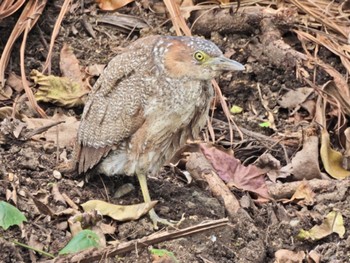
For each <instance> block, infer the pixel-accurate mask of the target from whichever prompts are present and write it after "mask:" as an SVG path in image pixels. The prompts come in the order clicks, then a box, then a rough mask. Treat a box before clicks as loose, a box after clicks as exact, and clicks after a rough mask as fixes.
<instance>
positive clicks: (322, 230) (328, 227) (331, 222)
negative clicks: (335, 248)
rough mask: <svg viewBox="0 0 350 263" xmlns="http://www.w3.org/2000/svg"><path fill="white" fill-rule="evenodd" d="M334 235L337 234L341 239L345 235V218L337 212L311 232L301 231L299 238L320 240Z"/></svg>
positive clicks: (331, 213)
mask: <svg viewBox="0 0 350 263" xmlns="http://www.w3.org/2000/svg"><path fill="white" fill-rule="evenodd" d="M332 233H337V234H338V235H339V237H340V238H343V236H344V234H345V227H344V221H343V216H342V214H341V213H340V212H337V211H332V212H330V213H329V214H328V215H327V216H326V219H325V220H324V221H323V223H322V224H321V225H319V226H314V227H313V228H311V229H310V230H309V231H307V230H303V229H302V230H300V232H299V234H298V236H297V237H298V238H300V239H311V240H320V239H322V238H324V237H326V236H328V235H330V234H332Z"/></svg>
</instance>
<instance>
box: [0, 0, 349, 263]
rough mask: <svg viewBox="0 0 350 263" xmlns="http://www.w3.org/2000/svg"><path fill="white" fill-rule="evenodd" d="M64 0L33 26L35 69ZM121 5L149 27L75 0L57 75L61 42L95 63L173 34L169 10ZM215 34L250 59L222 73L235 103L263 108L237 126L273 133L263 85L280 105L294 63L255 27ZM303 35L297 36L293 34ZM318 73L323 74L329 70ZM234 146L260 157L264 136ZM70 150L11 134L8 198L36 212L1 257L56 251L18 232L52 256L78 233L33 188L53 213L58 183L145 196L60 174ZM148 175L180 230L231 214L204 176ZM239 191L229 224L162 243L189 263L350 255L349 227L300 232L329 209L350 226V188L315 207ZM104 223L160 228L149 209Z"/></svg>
mask: <svg viewBox="0 0 350 263" xmlns="http://www.w3.org/2000/svg"><path fill="white" fill-rule="evenodd" d="M78 2H79V1H78ZM83 2H84V1H83ZM85 2H88V1H85ZM90 2H91V1H90ZM59 3H60V1H48V5H47V7H46V8H45V10H44V13H43V15H42V16H41V18H40V20H39V22H38V24H37V25H36V26H35V27H34V28H33V30H32V31H31V32H30V36H29V40H28V42H27V47H26V70H27V71H28V74H29V72H30V70H31V69H40V68H41V66H42V63H43V62H44V61H45V58H46V54H47V46H46V45H47V43H49V42H50V34H51V31H52V28H53V26H54V23H55V19H56V14H58V12H59V11H60V6H59ZM79 3H80V2H79ZM119 12H121V13H124V14H130V15H135V16H138V17H142V18H143V19H144V20H145V22H146V23H147V25H148V27H147V28H146V29H142V30H141V31H133V32H131V33H130V31H129V30H122V29H120V28H118V27H116V26H113V25H108V24H102V23H99V24H96V23H95V21H96V19H97V18H98V17H101V16H103V15H105V14H104V13H102V12H100V11H97V8H96V7H95V4H94V3H85V4H84V9H83V10H81V9H79V8H77V9H76V10H74V11H72V12H69V13H68V14H67V15H66V17H65V18H64V20H63V24H62V27H61V30H60V34H59V36H58V38H57V40H56V42H55V47H54V55H53V59H52V69H51V73H52V74H55V75H60V71H59V51H60V49H61V48H62V46H63V43H68V44H70V45H71V46H72V47H73V50H74V53H75V54H76V56H77V58H78V60H79V61H80V63H81V65H82V66H88V65H93V64H106V63H108V61H109V60H110V59H111V58H112V57H114V56H115V55H116V54H117V53H118V52H120V50H121V49H122V48H123V47H126V46H127V45H128V43H130V42H131V41H133V40H135V39H137V38H139V37H142V36H146V35H152V34H174V32H173V29H172V28H171V22H170V21H169V19H168V18H167V17H166V15H164V14H155V13H153V12H151V11H150V10H148V9H146V8H143V7H142V6H141V5H136V4H134V5H131V6H130V7H125V8H122V9H121V10H119ZM83 20H85V21H86V22H87V23H89V24H90V25H92V27H93V29H94V31H95V33H96V37H95V38H93V37H91V36H90V35H89V34H88V32H87V31H86V29H85V27H84V26H83V22H82V21H83ZM14 21H15V20H11V19H10V20H9V21H7V22H6V23H8V25H12V24H13V23H12V22H14ZM10 28H11V27H2V28H1V31H2V33H1V36H0V38H1V39H0V50H1V49H2V48H3V45H4V43H5V41H6V40H7V37H8V35H9V33H10V31H9V29H10ZM207 38H210V39H211V40H212V41H213V42H215V43H216V44H218V46H219V47H220V48H221V49H222V50H223V51H224V52H231V53H232V58H233V59H235V60H237V61H240V62H241V63H243V64H246V65H247V71H246V72H242V73H226V74H224V75H223V76H221V77H220V79H218V81H219V85H220V87H221V89H222V91H223V94H224V96H225V97H226V98H227V102H228V104H229V105H238V106H240V107H242V108H243V110H244V112H251V111H252V110H253V111H254V112H255V116H256V117H257V118H251V117H252V115H251V114H250V115H249V114H243V115H239V117H234V118H235V121H236V123H237V125H238V126H241V127H245V128H247V129H249V130H251V131H254V132H255V133H258V134H263V135H266V136H269V135H270V134H272V133H273V132H274V131H272V130H271V129H269V128H262V127H260V126H259V125H258V124H259V121H257V120H259V118H260V119H261V120H262V119H264V118H265V117H266V116H265V110H264V108H263V106H262V104H261V99H260V96H259V92H258V89H257V86H259V87H260V89H261V92H262V96H263V97H264V100H265V101H268V104H269V107H270V108H273V106H274V105H275V104H276V101H277V99H278V98H279V96H280V95H281V94H283V93H285V92H286V90H283V87H287V88H288V89H295V88H298V87H302V86H303V85H304V84H303V83H300V81H298V80H297V79H296V76H295V69H294V68H293V67H290V68H287V69H281V68H278V67H275V66H274V65H271V64H270V63H269V62H268V61H267V60H266V59H264V58H263V57H259V56H256V55H254V54H252V51H254V43H255V42H256V41H258V40H257V36H256V35H254V34H251V33H248V34H246V33H244V32H238V33H236V34H224V35H222V34H219V33H216V32H212V34H211V36H207ZM288 38H290V39H293V38H295V36H293V35H288ZM294 40H295V39H294ZM295 42H297V41H296V40H295ZM248 44H249V45H250V47H249V48H248ZM19 45H20V43H17V44H16V48H15V49H14V51H13V53H12V56H11V63H10V70H11V71H14V72H16V73H17V74H18V75H19V66H18V65H19V53H18V50H19ZM295 47H296V48H298V47H297V46H295ZM252 57H254V58H255V59H252ZM330 59H334V61H335V63H338V62H339V61H338V60H337V59H335V58H332V57H330ZM318 77H319V78H320V79H322V78H324V76H318ZM93 81H94V80H92V82H93ZM281 87H282V88H281ZM12 103H13V101H5V102H0V105H12ZM42 106H43V107H44V108H45V109H46V111H47V112H48V114H50V113H53V112H54V110H55V109H56V108H57V107H56V106H54V105H50V104H46V105H42ZM61 110H63V111H64V112H66V113H67V114H71V115H73V116H77V117H78V118H79V116H80V115H81V113H82V108H75V109H70V110H67V109H61ZM302 113H303V112H302ZM26 114H27V115H30V114H31V112H30V111H27V112H26ZM275 114H276V115H275V116H276V120H275V121H276V126H277V130H279V131H281V132H285V131H286V130H289V131H293V130H296V129H297V128H296V127H293V125H289V124H288V123H287V122H286V119H287V118H288V116H289V112H288V110H283V109H281V110H279V111H278V112H276V113H275ZM305 114H306V113H305ZM214 116H215V118H216V119H219V120H221V121H222V122H224V123H227V120H226V118H225V117H224V114H223V113H222V110H221V107H220V106H219V105H217V109H216V111H215V115H214ZM213 126H214V130H215V132H216V133H217V134H216V136H217V137H222V138H224V139H223V140H222V144H224V145H225V142H229V132H228V130H227V127H226V126H224V128H222V126H220V125H219V124H215V122H214V124H213ZM238 142H239V143H238ZM298 147H299V145H292V146H290V147H287V153H288V154H290V156H292V155H293V154H294V153H295V152H296V151H297V150H298ZM234 149H235V156H236V157H237V158H239V159H240V160H241V161H242V162H244V163H252V162H254V161H255V160H256V159H257V158H258V157H259V156H260V155H261V154H262V153H263V152H265V151H266V148H265V147H264V145H263V144H261V143H253V144H252V141H251V140H247V141H243V142H242V141H240V139H239V136H238V134H235V144H234ZM64 150H65V151H66V152H67V157H68V159H69V158H70V157H71V156H70V154H71V152H72V147H68V148H66V149H59V150H58V152H57V151H56V149H55V147H52V145H50V143H48V142H45V141H33V140H30V141H12V142H11V143H9V144H6V145H3V146H2V148H0V156H1V159H0V168H1V169H0V200H6V197H7V195H8V194H9V192H10V191H14V190H16V193H17V200H18V203H17V207H18V209H19V210H21V211H22V212H23V213H24V214H25V215H26V217H27V218H28V222H26V223H24V225H23V227H22V228H18V227H11V228H10V229H9V230H7V231H4V230H0V237H1V238H0V251H1V253H0V262H40V261H41V260H47V259H48V258H46V257H45V256H42V255H40V254H38V253H35V252H32V251H31V250H28V249H26V248H22V247H20V246H15V245H13V243H12V241H13V240H17V241H19V242H21V243H24V244H31V245H37V246H38V247H40V246H41V248H42V250H44V251H47V252H50V253H52V254H57V253H58V251H59V250H60V249H62V248H63V247H64V246H65V245H66V243H67V242H68V241H69V240H70V238H71V236H70V233H69V228H68V226H67V219H68V218H69V215H68V216H64V215H60V216H49V215H47V214H44V213H42V211H39V210H38V208H37V206H36V205H35V204H34V202H33V200H32V198H30V196H34V197H35V198H37V199H39V200H42V201H43V202H47V203H48V206H49V207H50V208H51V210H52V211H55V212H56V211H62V210H63V209H65V208H67V207H66V204H63V203H62V202H60V200H56V199H55V195H54V193H53V191H52V190H53V188H54V187H53V186H54V185H56V186H57V187H58V189H59V192H60V193H61V194H66V195H67V196H68V197H69V198H70V199H72V200H73V201H74V202H75V203H76V204H81V203H84V202H86V201H88V200H91V199H99V200H105V201H109V202H112V203H116V204H135V203H140V202H142V194H141V190H140V188H139V186H138V183H137V180H136V178H130V177H120V178H114V179H112V178H106V177H103V176H101V177H95V178H91V179H90V181H89V182H87V183H85V184H81V182H82V181H83V178H79V177H76V176H73V177H71V176H66V175H65V174H63V177H62V178H58V179H57V178H55V177H54V176H53V174H54V170H55V169H56V166H57V165H58V164H57V161H56V160H57V154H61V153H62V152H63V151H64ZM270 150H271V149H270ZM271 153H272V154H273V155H274V156H275V157H276V158H277V159H279V160H281V161H282V162H284V157H283V151H282V149H281V148H279V147H275V148H274V149H272V150H271ZM10 177H11V178H12V179H10ZM126 183H131V184H133V185H134V186H135V190H133V191H132V192H131V193H129V194H127V195H125V196H123V197H122V198H115V197H114V193H115V192H116V190H117V189H118V188H119V187H120V186H122V185H124V184H126ZM148 183H149V188H150V191H151V197H152V198H153V199H154V200H159V203H158V204H157V205H156V208H155V209H156V211H157V213H158V214H159V215H160V216H162V217H166V218H170V219H174V220H179V219H180V218H181V215H182V214H184V215H185V218H186V219H185V220H184V222H183V223H182V224H181V226H180V227H181V228H183V227H187V226H191V225H195V224H199V223H201V222H203V221H206V220H212V219H220V218H224V217H226V216H227V215H226V212H225V208H224V206H223V204H222V200H220V199H217V198H213V197H212V195H211V193H210V191H208V190H207V189H205V188H202V187H200V185H198V184H197V183H196V182H192V183H190V184H188V183H187V182H186V180H185V179H184V178H183V177H181V176H179V175H178V174H177V173H175V172H174V170H173V169H171V168H169V167H165V168H164V169H163V170H162V171H161V172H160V173H159V175H158V176H157V177H155V178H149V180H148ZM235 194H236V196H237V198H238V199H239V200H241V205H242V207H243V208H241V209H240V210H239V211H238V213H237V215H236V216H235V217H234V218H230V223H229V224H228V225H227V226H226V227H223V228H219V229H216V230H211V231H206V232H204V233H201V234H196V235H192V236H189V237H186V238H181V239H177V240H173V241H166V242H162V243H159V244H157V245H155V246H154V247H155V248H160V249H167V250H168V251H171V252H173V253H174V254H175V256H176V258H177V259H178V261H179V262H184V263H187V262H188V263H193V262H217V263H228V262H235V263H239V262H242V263H247V262H252V263H259V262H261V263H270V262H271V263H272V262H274V260H275V255H274V253H275V252H276V251H278V250H279V249H288V250H292V251H304V252H306V253H307V252H309V251H312V250H315V251H317V252H318V253H319V254H321V255H322V260H321V262H333V263H334V262H349V260H350V252H349V251H350V237H349V235H348V233H347V232H346V234H345V236H344V238H343V239H341V238H339V236H338V235H337V234H331V235H329V236H328V237H326V238H324V239H322V240H320V241H313V242H311V241H310V242H309V241H301V240H298V239H296V235H297V234H298V232H299V230H300V229H310V228H311V227H312V226H314V225H315V224H320V223H321V222H322V220H323V217H324V215H326V214H327V213H328V212H329V211H331V210H338V211H341V212H342V214H343V216H344V225H345V228H346V229H348V228H349V224H350V221H349V216H350V211H349V207H350V204H349V189H348V188H345V189H343V192H342V193H340V192H339V190H338V189H334V195H339V196H338V200H337V201H336V202H334V196H330V197H329V198H328V199H327V198H324V199H323V200H321V201H319V202H318V203H316V204H314V205H312V206H299V205H297V204H284V203H282V202H279V201H271V202H267V203H263V204H261V203H257V202H255V201H254V200H253V199H252V198H251V197H250V194H249V193H245V192H242V191H239V190H236V191H235ZM103 222H104V223H106V224H110V225H113V226H114V227H116V231H115V233H113V234H109V235H107V236H106V239H107V241H114V240H119V241H120V242H123V241H127V240H133V239H137V238H141V237H144V236H146V235H150V234H152V233H154V232H155V230H153V229H152V226H151V223H150V220H149V218H148V217H147V216H145V217H143V218H141V219H140V220H137V221H132V222H124V223H121V222H115V221H113V220H111V219H110V218H108V217H105V218H104V219H103ZM106 261H107V262H130V263H131V262H133V263H134V262H142V263H144V262H152V259H151V255H150V252H149V250H148V249H140V250H138V249H135V250H134V251H132V252H130V253H127V254H124V255H121V256H118V257H114V258H110V259H108V260H106ZM286 262H287V261H286ZM288 262H294V261H288ZM295 262H296V261H295ZM305 262H306V261H305ZM310 262H312V261H310Z"/></svg>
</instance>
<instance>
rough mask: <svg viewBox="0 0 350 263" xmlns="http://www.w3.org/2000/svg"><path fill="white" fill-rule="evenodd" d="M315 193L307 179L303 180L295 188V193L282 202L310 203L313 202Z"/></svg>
mask: <svg viewBox="0 0 350 263" xmlns="http://www.w3.org/2000/svg"><path fill="white" fill-rule="evenodd" d="M315 195H316V194H315V193H314V192H313V191H312V189H311V186H310V184H309V182H308V181H307V180H303V181H302V182H301V183H300V185H299V186H298V188H297V189H296V190H295V193H294V194H293V196H292V197H291V198H290V200H288V201H286V202H284V203H288V202H293V201H296V202H297V203H298V204H299V205H303V204H305V205H312V204H313V203H314V198H315Z"/></svg>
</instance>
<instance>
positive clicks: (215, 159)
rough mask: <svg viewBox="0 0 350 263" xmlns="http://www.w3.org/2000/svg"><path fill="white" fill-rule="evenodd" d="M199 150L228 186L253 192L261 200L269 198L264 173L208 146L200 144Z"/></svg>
mask: <svg viewBox="0 0 350 263" xmlns="http://www.w3.org/2000/svg"><path fill="white" fill-rule="evenodd" d="M200 149H201V151H202V152H203V154H204V156H205V158H207V160H208V161H209V162H210V164H211V165H212V166H213V168H214V169H215V170H216V172H217V174H218V175H219V176H220V178H221V179H222V180H224V181H225V182H226V183H227V184H228V185H229V186H235V187H237V188H239V189H242V190H247V191H250V192H254V193H256V194H258V195H259V196H261V197H263V198H270V196H269V193H268V190H267V186H266V184H265V179H264V177H265V175H264V172H263V171H261V170H260V169H259V168H257V167H256V166H254V165H248V166H244V165H242V164H241V162H240V161H239V160H238V159H236V158H234V157H233V156H232V155H230V154H228V153H226V152H224V151H222V150H219V149H217V148H215V147H214V146H211V145H208V144H204V143H202V144H200Z"/></svg>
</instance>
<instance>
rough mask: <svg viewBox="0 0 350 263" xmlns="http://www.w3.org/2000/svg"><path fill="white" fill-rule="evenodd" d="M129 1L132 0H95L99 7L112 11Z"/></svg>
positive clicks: (132, 0) (131, 0)
mask: <svg viewBox="0 0 350 263" xmlns="http://www.w3.org/2000/svg"><path fill="white" fill-rule="evenodd" d="M131 2H134V0H96V3H98V6H99V8H101V9H102V10H105V11H113V10H116V9H119V8H121V7H123V6H126V5H127V4H129V3H131Z"/></svg>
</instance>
